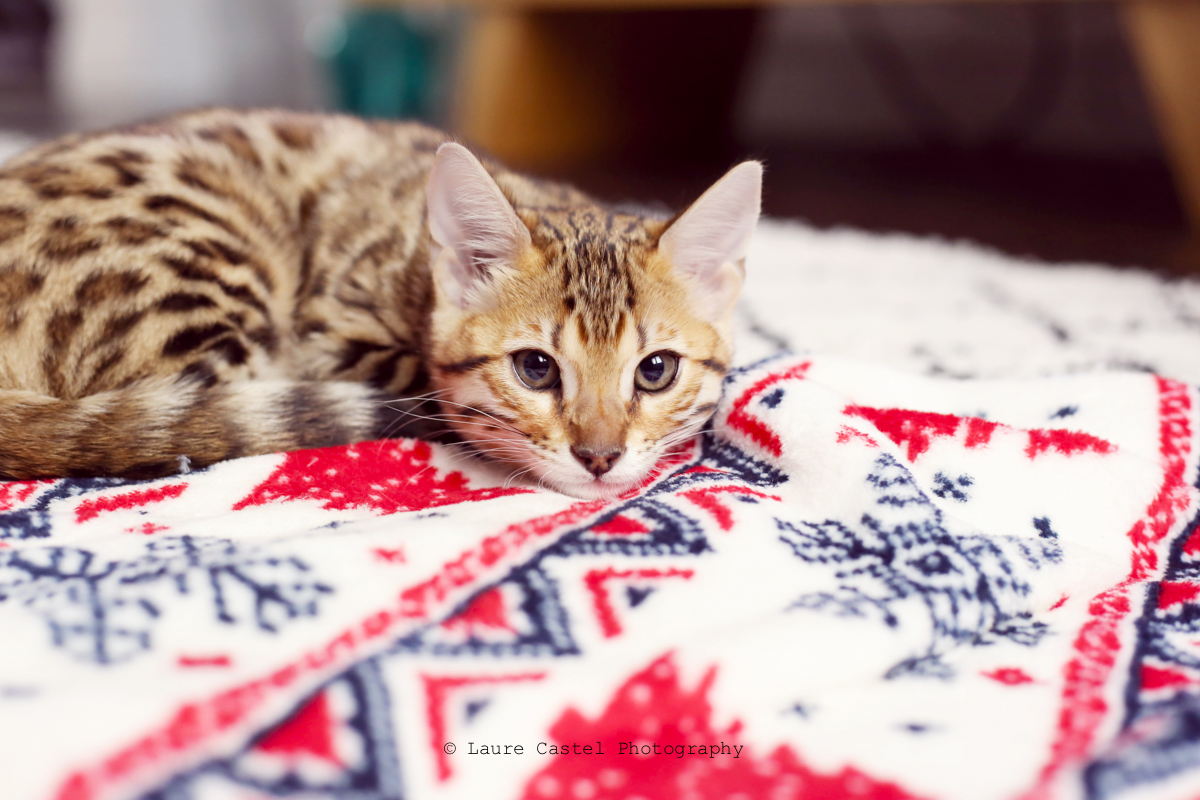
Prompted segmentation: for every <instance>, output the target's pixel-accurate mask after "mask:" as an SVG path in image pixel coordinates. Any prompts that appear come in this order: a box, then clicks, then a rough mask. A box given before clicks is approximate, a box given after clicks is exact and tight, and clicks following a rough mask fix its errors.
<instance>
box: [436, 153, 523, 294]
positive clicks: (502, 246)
mask: <svg viewBox="0 0 1200 800" xmlns="http://www.w3.org/2000/svg"><path fill="white" fill-rule="evenodd" d="M426 200H427V202H428V206H429V232H430V233H431V234H432V235H433V240H434V242H436V243H437V244H438V245H441V247H442V248H444V250H443V252H444V253H445V254H446V255H445V257H443V258H441V259H439V265H441V266H442V269H441V274H440V275H439V276H438V278H439V282H440V284H441V286H442V288H443V289H444V290H445V291H446V294H447V295H448V296H449V297H450V299H451V300H452V301H454V302H456V303H458V305H459V306H460V307H464V308H465V307H466V306H467V305H468V304H469V303H470V301H471V299H472V298H473V296H474V295H476V294H477V292H475V291H473V290H475V289H477V288H478V287H479V285H480V284H479V282H480V281H481V280H483V279H484V278H486V277H488V275H489V273H492V272H493V271H495V270H498V269H503V268H504V266H505V265H507V264H512V263H513V262H514V261H515V260H516V259H517V258H518V257H519V256H520V254H521V253H522V252H523V251H524V250H525V249H526V248H528V247H530V246H531V245H532V240H531V239H530V236H529V229H528V228H526V227H525V224H524V223H523V222H521V218H520V217H518V216H517V212H516V211H514V210H513V207H512V205H511V204H510V203H509V202H508V199H507V198H506V197H505V196H504V193H503V192H501V191H500V187H499V186H497V185H496V182H495V181H494V180H492V176H491V175H489V174H488V172H487V170H485V169H484V168H483V165H482V164H480V163H479V159H477V158H475V156H474V155H472V154H471V151H470V150H468V149H467V148H465V147H463V146H462V145H461V144H456V143H454V142H449V143H447V144H444V145H442V146H441V147H439V148H438V151H437V157H436V158H435V160H434V162H433V169H432V170H431V171H430V173H429V184H428V188H427V190H426Z"/></svg>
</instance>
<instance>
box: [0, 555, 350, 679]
mask: <svg viewBox="0 0 1200 800" xmlns="http://www.w3.org/2000/svg"><path fill="white" fill-rule="evenodd" d="M308 573H309V568H308V565H306V564H305V563H304V562H302V561H300V560H299V559H297V558H294V557H277V556H272V555H267V554H265V553H262V552H259V551H257V550H253V549H250V550H243V549H241V548H239V547H238V546H237V545H235V544H234V543H233V542H231V541H228V540H226V539H217V538H208V537H191V536H180V537H167V538H163V539H159V540H156V541H152V542H150V543H149V544H148V545H147V546H146V553H145V555H143V556H142V557H140V558H136V559H132V560H129V561H106V560H103V559H101V558H99V557H97V556H96V554H95V553H92V552H90V551H88V550H82V549H78V548H73V547H38V548H22V549H20V550H11V551H0V602H6V601H7V602H15V603H21V604H23V605H25V606H27V607H28V608H30V609H32V610H33V611H35V612H36V613H38V614H39V615H40V616H41V617H42V618H43V619H44V620H45V621H46V623H47V624H48V625H49V627H50V634H51V637H52V641H53V643H54V645H55V646H56V647H60V648H62V649H63V650H65V651H66V652H67V653H69V654H70V655H71V656H73V657H74V658H77V659H80V660H83V661H91V662H93V663H96V664H113V663H117V662H121V661H127V660H129V659H131V658H134V657H136V656H137V655H139V654H141V653H143V652H145V651H148V650H149V649H150V648H151V646H152V631H153V627H154V624H155V622H156V621H157V620H158V619H159V618H160V617H161V616H163V614H164V613H165V609H164V606H163V603H162V598H163V595H164V594H166V595H167V596H170V594H171V593H174V594H176V595H189V594H194V593H197V592H199V591H201V590H203V589H204V588H205V587H207V588H208V590H209V591H210V592H211V597H212V602H213V607H214V611H215V616H216V618H217V620H219V621H220V622H223V623H226V624H236V623H238V622H239V621H241V620H243V619H251V620H253V622H254V624H255V625H256V626H257V628H258V629H259V630H261V631H264V632H267V633H274V632H275V631H277V630H278V628H279V626H280V625H281V624H282V623H284V622H286V621H288V620H291V619H295V618H297V617H303V616H314V615H315V614H316V613H317V605H318V599H319V598H320V596H321V595H323V594H327V593H329V592H331V591H332V589H330V588H329V587H328V586H325V585H324V584H322V583H320V582H318V581H315V580H312V579H310V578H309V577H308ZM163 587H165V592H164V589H163Z"/></svg>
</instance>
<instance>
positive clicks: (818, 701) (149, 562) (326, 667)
mask: <svg viewBox="0 0 1200 800" xmlns="http://www.w3.org/2000/svg"><path fill="white" fill-rule="evenodd" d="M1196 401H1197V397H1196V393H1195V391H1194V390H1193V389H1192V388H1190V387H1188V386H1185V385H1183V384H1181V383H1177V382H1175V381H1171V380H1167V379H1163V378H1156V377H1154V376H1151V375H1111V374H1110V375H1093V376H1074V377H1066V378H1054V379H1042V380H1032V381H1012V382H1003V381H979V382H961V381H960V382H955V381H947V380H935V379H925V378H917V377H912V376H907V375H903V374H900V373H895V372H891V371H887V370H884V369H881V368H877V367H871V366H867V365H864V364H860V363H856V362H851V361H844V360H839V359H835V358H817V357H813V358H799V357H795V356H782V357H777V358H772V359H769V360H767V361H765V362H762V363H760V364H757V365H754V366H751V367H748V368H744V369H741V370H739V371H737V372H736V373H735V374H733V375H731V376H730V378H729V380H728V385H727V387H726V393H725V399H724V402H723V404H722V407H721V409H720V411H719V412H718V414H717V416H716V418H715V419H714V422H713V425H712V427H711V430H709V431H708V432H706V433H705V434H704V435H703V436H701V437H699V438H698V439H697V440H696V441H695V442H693V443H690V444H688V445H687V446H685V447H683V448H682V449H680V450H679V451H678V452H676V453H674V454H673V455H672V457H671V458H669V459H667V460H666V461H664V462H663V463H662V464H661V465H660V467H659V470H658V471H657V473H656V474H655V475H654V476H653V477H652V478H651V479H650V480H649V481H648V482H647V483H646V484H645V485H644V486H643V487H641V488H640V489H638V490H636V491H632V492H630V493H629V494H627V495H626V496H624V497H621V498H619V499H617V500H613V501H592V502H581V501H575V500H572V499H571V498H567V497H564V496H561V495H558V494H554V493H551V492H547V491H543V490H534V489H532V488H529V487H526V486H517V485H508V484H506V481H505V479H504V478H503V475H501V474H498V473H495V472H493V471H491V468H489V467H488V466H486V465H484V464H481V463H479V462H474V461H466V460H458V459H457V458H456V456H455V454H454V453H453V452H451V451H448V450H446V449H444V448H441V447H439V446H431V445H428V444H425V443H422V442H416V441H412V440H397V441H388V442H371V443H365V444H359V445H355V446H352V447H344V448H333V449H328V450H318V451H303V452H298V453H291V454H288V455H275V456H263V457H257V458H250V459H243V460H239V461H232V462H227V463H223V464H219V465H217V466H215V467H213V468H211V469H208V470H206V471H203V472H198V473H192V474H186V475H179V476H177V477H174V478H169V479H163V480H156V481H150V482H141V483H138V482H121V481H115V480H60V481H43V482H36V483H9V484H4V485H0V537H2V538H0V641H2V642H3V646H2V647H0V762H2V763H3V765H4V767H3V779H2V780H3V787H4V788H3V796H4V797H5V798H10V799H11V800H42V799H43V798H45V799H47V800H49V799H51V798H56V799H57V800H107V799H108V798H136V797H142V798H147V800H149V799H150V798H154V800H217V799H218V798H222V799H223V798H252V797H253V798H258V797H262V796H264V795H269V796H284V797H290V796H296V797H300V796H302V797H305V798H356V799H357V800H369V799H377V800H385V799H386V798H410V797H431V798H439V797H444V798H480V797H489V798H491V797H495V798H501V797H512V798H518V797H527V798H556V797H562V798H627V797H643V798H648V799H649V800H660V799H665V798H683V797H689V798H709V797H711V798H718V797H720V798H724V797H728V796H732V795H733V794H734V793H736V792H739V791H740V792H742V793H743V796H745V797H751V798H776V797H804V798H834V797H867V798H877V799H878V800H882V799H883V798H905V797H920V798H981V799H982V798H1057V797H1063V798H1069V797H1080V796H1089V797H1118V796H1120V797H1125V796H1131V797H1132V796H1137V797H1142V796H1147V797H1151V796H1153V797H1160V796H1162V797H1174V796H1180V797H1182V796H1185V795H1187V794H1189V793H1190V794H1194V793H1195V792H1196V790H1197V789H1198V788H1200V725H1198V724H1197V723H1196V720H1197V719H1198V718H1200V717H1198V711H1200V701H1198V700H1197V696H1198V695H1197V691H1196V688H1197V686H1198V685H1200V576H1197V565H1198V564H1200V534H1194V531H1195V517H1196V514H1197V506H1196V492H1195V489H1194V488H1193V486H1194V484H1195V483H1196V473H1197V468H1196V461H1197V458H1196V452H1197V445H1196V430H1197V423H1196V407H1197V403H1196Z"/></svg>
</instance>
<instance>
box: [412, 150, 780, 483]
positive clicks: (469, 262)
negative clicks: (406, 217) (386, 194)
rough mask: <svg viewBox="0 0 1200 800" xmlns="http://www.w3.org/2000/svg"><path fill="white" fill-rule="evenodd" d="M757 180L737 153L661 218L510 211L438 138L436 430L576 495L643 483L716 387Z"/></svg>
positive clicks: (471, 162) (431, 197) (600, 211)
mask: <svg viewBox="0 0 1200 800" xmlns="http://www.w3.org/2000/svg"><path fill="white" fill-rule="evenodd" d="M761 185H762V166H761V165H760V164H758V163H757V162H753V161H748V162H745V163H743V164H740V165H738V166H736V167H734V168H733V169H732V170H730V171H729V172H728V173H726V175H725V176H724V177H723V178H721V179H720V180H719V181H717V183H715V184H714V185H713V186H712V187H711V188H709V189H708V191H706V192H705V193H704V194H703V195H702V196H701V197H700V199H698V200H697V201H696V202H695V203H693V204H692V205H691V206H690V207H689V208H688V209H687V210H686V211H685V212H683V213H682V214H680V215H679V216H677V217H676V218H675V219H673V220H670V221H665V220H658V219H653V218H647V217H642V216H637V215H629V214H622V213H617V212H614V211H611V210H608V209H606V208H603V207H600V206H596V205H591V204H589V203H580V202H570V203H565V204H563V205H561V206H558V207H555V206H553V205H550V204H547V203H545V202H543V203H541V205H540V206H534V205H530V206H522V205H521V204H520V203H521V200H520V199H518V200H517V204H516V205H514V202H513V199H512V198H513V195H514V192H513V191H510V192H508V193H507V194H506V192H505V191H503V190H502V189H501V187H500V186H499V185H498V184H497V183H496V181H495V180H494V179H493V178H492V177H491V176H490V175H489V174H488V172H487V170H486V169H484V167H483V166H482V165H481V164H480V163H479V161H478V160H476V158H475V157H474V156H473V155H471V153H470V152H469V151H468V150H466V149H465V148H464V147H462V146H460V145H457V144H447V145H443V146H442V148H441V149H440V150H439V151H438V155H437V160H436V162H435V165H434V168H433V172H432V173H431V174H430V178H429V191H428V203H429V212H428V216H429V227H430V232H431V234H432V240H433V242H432V245H431V246H432V250H433V252H432V254H431V257H432V262H433V266H432V271H433V282H434V293H435V301H434V311H433V319H432V331H431V337H430V339H431V346H430V353H431V356H432V358H431V360H432V362H433V363H432V366H431V371H432V378H433V382H434V385H435V388H436V389H437V390H439V391H440V394H439V399H440V400H441V401H442V403H443V405H442V409H443V414H444V415H445V417H446V419H447V420H448V421H449V422H450V423H451V425H452V427H454V429H455V430H456V431H457V432H458V433H459V435H460V436H461V437H462V438H463V440H465V441H467V442H469V443H471V444H472V445H473V446H474V448H475V449H476V450H478V451H479V452H482V453H486V454H487V455H489V456H491V457H492V458H494V459H497V460H500V461H504V462H508V463H509V464H511V465H512V466H513V467H514V470H515V471H521V472H525V473H526V474H528V476H529V477H530V478H532V479H534V480H537V481H541V482H544V483H545V484H546V485H548V486H551V487H553V488H555V489H558V490H559V491H562V492H565V493H567V494H570V495H574V496H577V497H586V498H592V497H609V496H614V495H616V494H619V493H620V492H622V491H624V490H626V489H629V488H631V487H633V486H635V485H637V484H638V483H639V482H641V481H642V480H643V479H645V477H646V475H647V473H649V471H650V470H651V468H652V467H653V466H654V465H655V463H656V462H657V461H658V460H659V458H660V456H662V455H663V453H664V452H665V451H666V450H668V449H669V448H670V447H671V446H672V445H674V444H676V443H678V442H680V441H682V440H684V439H686V438H688V437H690V436H691V435H693V434H694V433H695V432H697V431H698V430H699V429H700V428H701V427H702V426H703V424H704V423H705V421H706V420H707V419H708V417H709V416H710V415H711V414H712V412H713V411H714V410H715V408H716V404H717V401H718V399H719V398H720V395H721V383H722V379H723V378H724V376H725V373H726V371H727V369H728V365H729V360H730V357H731V356H732V349H733V347H732V341H731V338H732V337H731V319H730V318H731V315H732V313H733V309H734V305H735V303H736V301H737V296H738V292H739V291H740V289H741V285H742V277H743V274H744V271H743V262H744V260H745V257H746V251H747V248H748V246H749V243H750V237H751V234H752V233H753V231H754V227H755V224H756V222H757V220H758V214H759V196H760V193H761ZM535 194H536V193H535Z"/></svg>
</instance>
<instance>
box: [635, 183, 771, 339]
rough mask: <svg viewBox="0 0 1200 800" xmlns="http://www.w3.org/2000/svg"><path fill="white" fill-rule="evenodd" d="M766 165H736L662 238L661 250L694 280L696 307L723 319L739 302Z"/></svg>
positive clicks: (704, 313)
mask: <svg viewBox="0 0 1200 800" xmlns="http://www.w3.org/2000/svg"><path fill="white" fill-rule="evenodd" d="M762 173H763V168H762V164H760V163H759V162H757V161H745V162H743V163H741V164H738V165H737V166H736V167H734V168H733V169H731V170H729V172H726V173H725V175H724V176H723V177H722V178H721V179H720V180H719V181H717V182H716V183H714V184H713V185H712V186H711V187H709V189H708V191H706V192H705V193H704V194H702V195H700V199H699V200H697V201H696V202H694V203H692V205H691V206H689V207H688V209H687V211H684V212H683V214H681V215H680V216H679V218H678V219H676V220H675V221H674V222H673V223H671V226H670V227H669V228H667V230H666V231H665V232H664V233H663V235H662V237H661V238H660V239H659V240H658V246H659V250H660V251H661V252H662V253H663V254H664V255H666V257H667V258H668V259H669V260H670V262H671V263H672V264H673V265H674V267H675V268H676V269H677V270H679V271H680V272H682V273H683V274H684V275H686V276H688V277H689V278H691V279H692V280H691V283H692V285H693V286H694V287H695V295H696V298H695V299H696V301H697V303H698V304H699V307H698V311H699V312H700V313H701V315H702V316H704V317H706V318H707V319H709V320H712V321H718V320H720V319H723V318H724V317H725V316H727V315H728V314H729V312H730V311H731V310H732V309H733V305H734V303H735V302H737V296H738V292H739V291H740V290H741V287H742V278H743V276H744V275H745V272H746V270H745V260H746V251H747V250H748V249H749V248H750V238H751V236H753V235H754V228H755V225H757V223H758V215H759V211H760V210H761V207H762Z"/></svg>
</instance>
